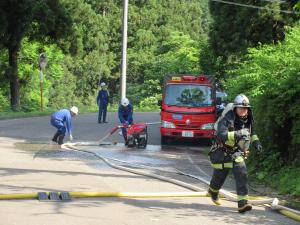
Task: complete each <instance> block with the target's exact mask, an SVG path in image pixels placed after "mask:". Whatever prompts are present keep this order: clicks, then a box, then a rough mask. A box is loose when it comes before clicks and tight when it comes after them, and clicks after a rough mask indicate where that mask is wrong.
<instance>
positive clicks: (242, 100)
mask: <svg viewBox="0 0 300 225" xmlns="http://www.w3.org/2000/svg"><path fill="white" fill-rule="evenodd" d="M233 105H234V107H241V108H250V107H251V106H250V102H249V99H248V98H247V97H246V95H244V94H239V95H238V96H236V97H235V99H234V103H233Z"/></svg>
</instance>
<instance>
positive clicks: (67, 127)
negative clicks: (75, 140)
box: [50, 109, 72, 135]
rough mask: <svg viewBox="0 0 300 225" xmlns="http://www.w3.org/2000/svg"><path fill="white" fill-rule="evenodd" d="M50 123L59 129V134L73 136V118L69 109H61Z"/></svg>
mask: <svg viewBox="0 0 300 225" xmlns="http://www.w3.org/2000/svg"><path fill="white" fill-rule="evenodd" d="M50 123H51V125H52V126H54V127H56V128H57V131H58V133H59V134H63V135H65V134H66V131H67V132H68V134H72V116H71V112H70V110H69V109H61V110H59V111H57V112H55V113H53V114H52V115H51V120H50Z"/></svg>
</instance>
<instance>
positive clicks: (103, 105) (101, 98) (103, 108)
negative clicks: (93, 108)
mask: <svg viewBox="0 0 300 225" xmlns="http://www.w3.org/2000/svg"><path fill="white" fill-rule="evenodd" d="M108 97H109V94H108V91H107V90H104V89H101V90H100V91H99V92H98V96H97V104H98V106H99V113H98V123H101V118H102V115H103V122H106V113H107V105H108Z"/></svg>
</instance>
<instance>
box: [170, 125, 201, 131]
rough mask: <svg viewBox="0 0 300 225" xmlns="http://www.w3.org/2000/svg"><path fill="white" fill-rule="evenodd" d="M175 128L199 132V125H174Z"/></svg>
mask: <svg viewBox="0 0 300 225" xmlns="http://www.w3.org/2000/svg"><path fill="white" fill-rule="evenodd" d="M176 127H177V128H180V129H185V130H199V129H200V125H186V124H176Z"/></svg>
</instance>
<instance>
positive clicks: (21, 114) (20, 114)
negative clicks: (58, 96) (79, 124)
mask: <svg viewBox="0 0 300 225" xmlns="http://www.w3.org/2000/svg"><path fill="white" fill-rule="evenodd" d="M56 110H57V109H51V108H46V109H44V111H32V112H25V111H16V112H15V111H12V110H6V111H3V112H0V120H3V119H16V118H27V117H36V116H48V115H51V114H52V113H53V112H55V111H56ZM107 111H108V112H117V111H118V105H109V106H108V108H107ZM153 111H156V112H159V110H158V109H157V108H154V107H143V108H141V107H134V112H153ZM96 112H98V107H97V106H93V107H88V106H79V113H80V114H85V113H96Z"/></svg>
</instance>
